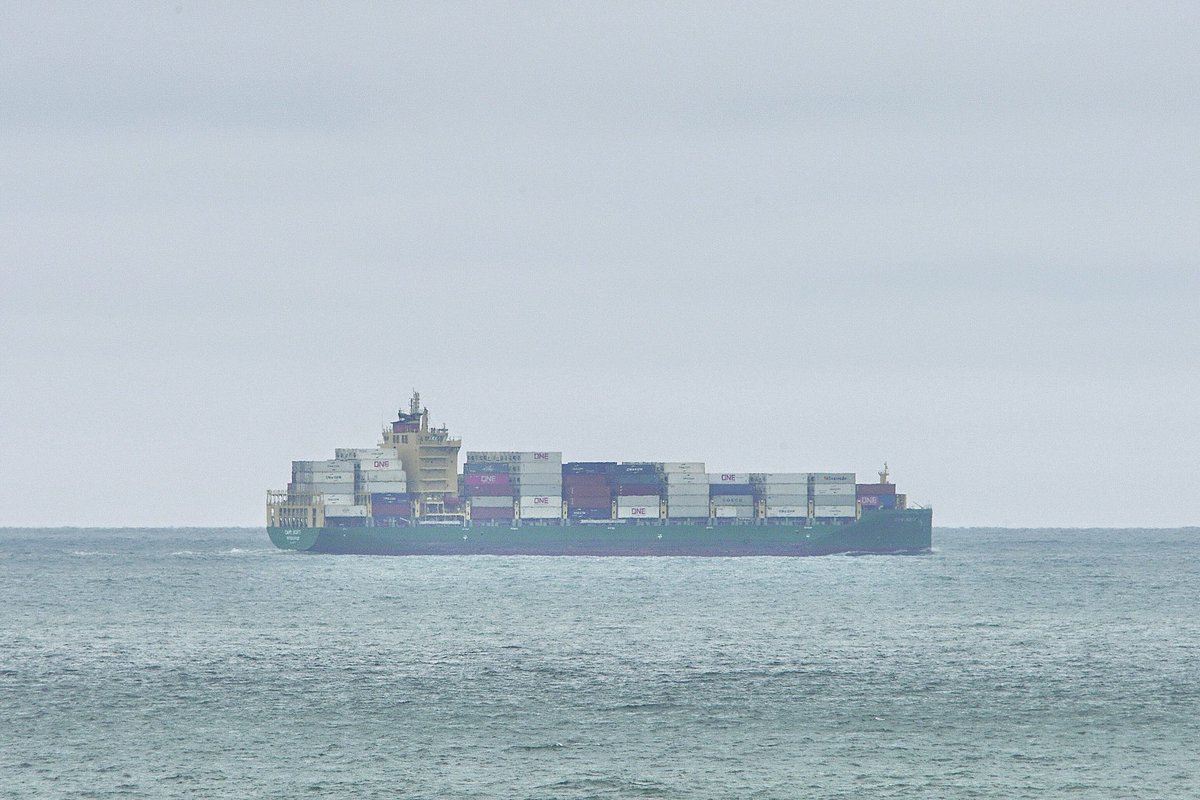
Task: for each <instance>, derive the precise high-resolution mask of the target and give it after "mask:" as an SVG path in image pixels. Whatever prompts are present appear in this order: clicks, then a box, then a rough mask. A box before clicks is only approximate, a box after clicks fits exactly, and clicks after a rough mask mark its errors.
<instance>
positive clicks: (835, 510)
mask: <svg viewBox="0 0 1200 800" xmlns="http://www.w3.org/2000/svg"><path fill="white" fill-rule="evenodd" d="M813 516H814V517H853V516H857V514H856V507H855V506H854V505H848V506H846V505H840V506H813Z"/></svg>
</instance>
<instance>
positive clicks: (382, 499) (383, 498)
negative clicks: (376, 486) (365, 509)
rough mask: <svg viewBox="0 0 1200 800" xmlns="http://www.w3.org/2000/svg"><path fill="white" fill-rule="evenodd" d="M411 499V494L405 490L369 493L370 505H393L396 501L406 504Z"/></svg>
mask: <svg viewBox="0 0 1200 800" xmlns="http://www.w3.org/2000/svg"><path fill="white" fill-rule="evenodd" d="M411 499H412V495H410V494H407V493H405V492H377V493H375V494H372V495H371V505H380V506H387V505H395V504H398V503H405V504H407V503H408V501H409V500H411Z"/></svg>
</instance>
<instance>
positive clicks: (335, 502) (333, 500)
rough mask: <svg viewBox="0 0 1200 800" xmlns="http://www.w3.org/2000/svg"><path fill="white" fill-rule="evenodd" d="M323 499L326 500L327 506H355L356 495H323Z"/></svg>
mask: <svg viewBox="0 0 1200 800" xmlns="http://www.w3.org/2000/svg"><path fill="white" fill-rule="evenodd" d="M322 498H323V499H324V500H325V505H327V506H352V505H354V495H353V494H336V493H330V494H323V495H322Z"/></svg>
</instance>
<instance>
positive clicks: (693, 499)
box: [662, 461, 710, 519]
mask: <svg viewBox="0 0 1200 800" xmlns="http://www.w3.org/2000/svg"><path fill="white" fill-rule="evenodd" d="M662 471H663V476H664V478H665V479H666V485H667V518H668V519H697V518H707V517H708V516H709V511H710V506H709V501H708V475H707V474H706V473H705V472H704V464H703V463H701V462H698V461H697V462H691V461H686V462H668V463H666V464H663V465H662Z"/></svg>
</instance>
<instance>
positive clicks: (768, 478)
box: [755, 472, 808, 486]
mask: <svg viewBox="0 0 1200 800" xmlns="http://www.w3.org/2000/svg"><path fill="white" fill-rule="evenodd" d="M757 478H758V480H756V481H755V483H767V484H777V483H785V484H790V485H800V486H807V485H808V473H807V472H760V473H758V475H757Z"/></svg>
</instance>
